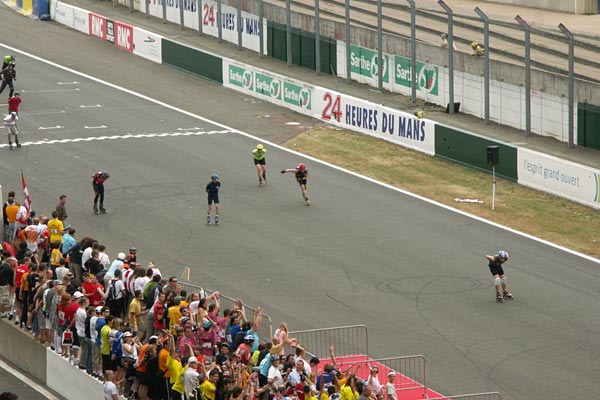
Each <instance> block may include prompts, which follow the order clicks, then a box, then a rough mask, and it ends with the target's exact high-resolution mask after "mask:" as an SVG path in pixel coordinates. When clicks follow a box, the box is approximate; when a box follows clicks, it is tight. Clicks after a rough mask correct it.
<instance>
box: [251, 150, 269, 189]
mask: <svg viewBox="0 0 600 400" xmlns="http://www.w3.org/2000/svg"><path fill="white" fill-rule="evenodd" d="M266 154H267V150H266V149H265V147H264V146H263V145H262V144H257V145H256V148H255V149H254V150H252V157H253V158H254V166H255V167H256V172H257V173H258V184H259V185H260V186H262V185H263V183H267V159H266V158H265V155H266Z"/></svg>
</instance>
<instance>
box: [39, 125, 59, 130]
mask: <svg viewBox="0 0 600 400" xmlns="http://www.w3.org/2000/svg"><path fill="white" fill-rule="evenodd" d="M61 128H64V126H61V125H56V126H40V127H39V128H38V129H39V130H40V131H47V130H50V129H61Z"/></svg>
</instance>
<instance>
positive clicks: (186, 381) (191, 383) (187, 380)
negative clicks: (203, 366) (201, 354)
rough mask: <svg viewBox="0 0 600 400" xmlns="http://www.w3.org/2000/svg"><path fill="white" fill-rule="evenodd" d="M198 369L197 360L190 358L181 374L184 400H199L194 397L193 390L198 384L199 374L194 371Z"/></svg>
mask: <svg viewBox="0 0 600 400" xmlns="http://www.w3.org/2000/svg"><path fill="white" fill-rule="evenodd" d="M196 368H198V359H197V358H196V357H190V358H188V361H187V366H186V367H185V372H184V373H183V387H184V396H185V399H186V400H199V399H198V398H197V397H196V394H195V393H196V392H195V390H196V389H197V388H198V385H199V384H200V376H201V375H200V374H199V373H198V372H197V371H196Z"/></svg>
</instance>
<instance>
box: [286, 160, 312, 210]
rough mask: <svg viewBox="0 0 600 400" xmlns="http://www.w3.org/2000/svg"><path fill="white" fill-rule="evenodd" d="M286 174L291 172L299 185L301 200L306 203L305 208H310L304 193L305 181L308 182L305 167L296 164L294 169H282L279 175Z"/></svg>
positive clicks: (306, 194)
mask: <svg viewBox="0 0 600 400" xmlns="http://www.w3.org/2000/svg"><path fill="white" fill-rule="evenodd" d="M286 172H293V173H294V176H295V177H296V182H298V184H299V185H300V190H301V191H302V199H303V200H304V201H305V202H306V205H307V206H310V201H308V192H307V191H306V181H307V180H308V169H306V165H304V164H298V166H297V167H296V168H288V169H282V170H281V173H282V174H285V173H286Z"/></svg>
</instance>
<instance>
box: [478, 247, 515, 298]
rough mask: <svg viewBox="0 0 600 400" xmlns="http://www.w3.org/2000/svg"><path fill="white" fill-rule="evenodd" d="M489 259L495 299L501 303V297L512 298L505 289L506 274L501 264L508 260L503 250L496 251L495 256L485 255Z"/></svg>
mask: <svg viewBox="0 0 600 400" xmlns="http://www.w3.org/2000/svg"><path fill="white" fill-rule="evenodd" d="M485 258H487V260H488V261H489V263H488V266H489V267H490V272H491V273H492V275H493V276H494V286H495V287H496V301H497V302H498V303H502V301H503V299H510V300H512V299H513V295H512V294H511V293H510V292H509V291H508V290H506V276H505V275H504V269H503V268H502V264H504V263H505V262H506V261H508V253H507V252H506V251H504V250H500V251H498V254H497V255H495V256H490V255H486V256H485Z"/></svg>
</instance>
